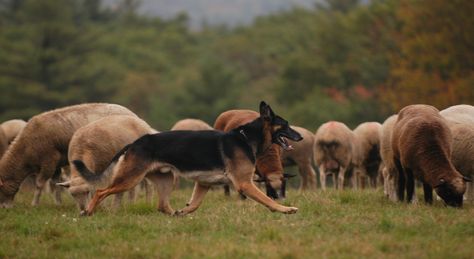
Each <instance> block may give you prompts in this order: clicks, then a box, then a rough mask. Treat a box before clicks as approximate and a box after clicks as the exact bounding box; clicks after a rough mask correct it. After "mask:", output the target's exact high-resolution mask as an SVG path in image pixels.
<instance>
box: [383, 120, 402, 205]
mask: <svg viewBox="0 0 474 259" xmlns="http://www.w3.org/2000/svg"><path fill="white" fill-rule="evenodd" d="M397 118H398V115H392V116H390V117H388V118H387V119H386V120H385V121H384V122H383V124H382V128H381V130H380V157H381V158H382V175H383V178H384V181H383V184H384V194H385V195H386V196H387V197H388V198H389V199H390V200H391V201H398V197H397V186H398V171H397V168H396V167H395V164H394V161H393V151H392V132H393V126H394V125H395V122H396V121H397Z"/></svg>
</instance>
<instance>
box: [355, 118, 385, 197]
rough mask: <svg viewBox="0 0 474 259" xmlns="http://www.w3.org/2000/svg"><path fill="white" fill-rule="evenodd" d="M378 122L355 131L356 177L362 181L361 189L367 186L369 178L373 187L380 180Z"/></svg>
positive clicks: (361, 126) (358, 127)
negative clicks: (366, 179)
mask: <svg viewBox="0 0 474 259" xmlns="http://www.w3.org/2000/svg"><path fill="white" fill-rule="evenodd" d="M381 128H382V125H381V124H380V123H378V122H364V123H361V124H360V125H359V126H357V127H356V128H355V129H354V131H353V132H354V136H355V144H356V145H355V149H354V150H355V153H356V154H354V159H353V160H354V162H353V164H354V174H355V175H354V177H357V178H359V179H360V180H361V187H362V188H363V187H364V186H365V184H364V180H365V178H367V177H368V178H369V183H370V185H371V186H372V187H374V188H375V187H377V180H378V178H379V167H380V163H381V161H382V159H381V158H380V136H379V135H380V130H381Z"/></svg>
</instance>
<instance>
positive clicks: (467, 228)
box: [0, 189, 474, 258]
mask: <svg viewBox="0 0 474 259" xmlns="http://www.w3.org/2000/svg"><path fill="white" fill-rule="evenodd" d="M419 193H421V192H419ZM190 194H191V189H183V190H178V191H175V192H174V193H173V196H172V205H173V207H174V208H175V209H178V208H180V207H181V206H182V205H184V204H185V202H186V201H187V200H188V198H189V195H190ZM63 196H67V195H65V194H64V195H63ZM288 196H289V198H287V200H286V201H284V204H288V205H289V204H291V205H294V206H296V207H298V208H299V211H298V213H297V214H294V215H283V214H278V213H271V212H270V211H268V210H267V209H266V208H265V207H264V206H262V205H260V204H257V203H256V202H254V201H251V200H245V201H241V200H239V199H238V198H237V195H235V193H234V195H233V196H232V197H230V198H226V197H224V196H223V195H222V192H221V191H211V192H210V193H209V194H208V195H207V197H206V198H205V200H204V203H203V205H202V206H201V207H200V208H199V210H197V211H196V212H195V213H193V214H191V215H188V216H185V217H170V216H166V215H163V214H160V213H157V212H156V210H155V206H154V205H151V204H146V203H145V202H144V200H143V199H140V200H139V201H138V202H137V203H135V204H133V205H130V204H128V203H126V204H125V205H124V206H123V208H120V209H117V210H113V209H111V208H109V207H107V206H104V207H102V208H100V209H99V210H98V211H97V213H96V214H95V215H94V216H92V217H80V216H78V214H79V213H78V211H77V209H76V207H75V205H74V203H73V201H72V199H71V198H69V197H65V202H64V204H63V205H61V206H55V205H54V204H53V202H52V200H51V197H50V196H49V195H44V196H43V199H42V203H41V205H40V206H39V207H37V208H32V207H30V205H29V204H30V201H31V198H32V195H31V194H30V193H19V194H18V195H17V197H16V199H15V206H14V208H12V209H1V210H0V258H46V257H48V258H202V257H205V258H357V257H366V258H385V257H387V258H399V257H403V258H448V257H449V258H473V257H474V247H473V246H472V244H474V206H473V205H467V206H465V207H464V208H463V209H452V208H446V207H444V206H443V205H442V204H441V203H440V202H437V203H436V204H435V205H434V206H426V205H424V204H423V203H420V204H418V205H407V204H400V203H391V202H389V201H386V200H385V199H384V198H383V197H382V193H381V191H380V190H378V191H374V190H365V191H351V190H348V191H344V192H337V191H334V190H330V191H327V192H322V191H317V192H313V193H298V192H297V191H296V190H293V189H292V190H290V192H289V194H288ZM109 199H110V198H109Z"/></svg>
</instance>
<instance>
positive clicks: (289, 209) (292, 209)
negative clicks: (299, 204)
mask: <svg viewBox="0 0 474 259" xmlns="http://www.w3.org/2000/svg"><path fill="white" fill-rule="evenodd" d="M297 211H298V208H296V207H285V209H284V210H283V211H281V212H282V213H285V214H294V213H296V212H297Z"/></svg>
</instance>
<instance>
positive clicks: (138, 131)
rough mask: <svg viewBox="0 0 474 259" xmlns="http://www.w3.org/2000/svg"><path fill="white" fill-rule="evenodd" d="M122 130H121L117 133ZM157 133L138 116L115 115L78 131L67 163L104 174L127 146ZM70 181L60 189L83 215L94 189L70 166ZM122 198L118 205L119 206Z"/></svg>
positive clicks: (118, 197) (70, 144)
mask: <svg viewBox="0 0 474 259" xmlns="http://www.w3.org/2000/svg"><path fill="white" fill-rule="evenodd" d="M117 129H120V130H117ZM152 133H156V131H155V130H153V129H152V128H151V127H150V126H149V125H148V124H147V123H146V122H145V121H143V120H141V119H140V118H138V117H136V116H130V115H113V116H108V117H104V118H102V119H100V120H96V121H94V122H91V123H89V124H87V125H86V126H84V127H82V128H80V129H78V130H77V131H76V132H75V133H74V135H73V136H72V138H71V141H70V143H69V151H68V160H69V161H74V160H81V161H83V162H84V163H85V164H86V165H87V167H88V168H90V169H92V170H93V171H94V172H101V171H104V170H105V169H106V168H107V166H108V164H109V162H110V161H111V160H112V158H113V157H114V155H115V154H116V153H118V152H119V151H120V150H121V149H122V148H123V147H124V146H126V145H128V144H130V143H132V142H133V141H135V140H136V139H138V138H139V137H141V136H143V135H145V134H152ZM70 168H71V178H70V179H69V180H68V181H66V182H63V183H58V185H59V186H63V187H67V188H68V190H69V193H70V194H71V195H72V196H73V197H74V199H75V201H76V203H77V205H78V207H79V209H80V211H83V210H84V209H85V206H86V204H87V201H88V197H89V193H90V192H91V191H92V189H91V188H92V187H91V186H89V184H88V183H87V182H86V181H85V180H84V179H83V178H82V177H81V176H80V174H79V173H78V172H77V170H76V167H75V166H70ZM120 200H121V195H120V196H117V198H116V203H115V205H118V204H120Z"/></svg>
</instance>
